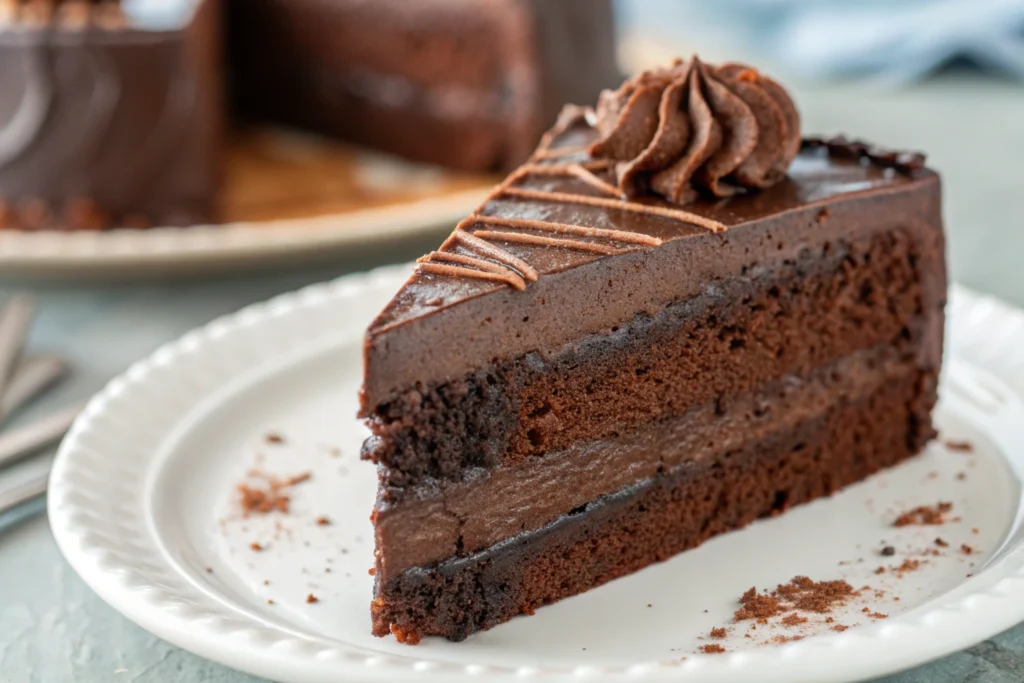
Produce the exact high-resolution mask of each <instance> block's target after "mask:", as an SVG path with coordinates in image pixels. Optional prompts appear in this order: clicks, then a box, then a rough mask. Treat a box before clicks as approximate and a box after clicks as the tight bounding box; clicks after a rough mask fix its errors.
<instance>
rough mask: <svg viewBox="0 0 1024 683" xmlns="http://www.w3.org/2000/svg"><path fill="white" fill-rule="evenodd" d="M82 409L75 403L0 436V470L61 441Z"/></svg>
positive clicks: (82, 405)
mask: <svg viewBox="0 0 1024 683" xmlns="http://www.w3.org/2000/svg"><path fill="white" fill-rule="evenodd" d="M83 407H84V403H76V404H73V405H70V406H68V407H67V408H63V409H61V410H59V411H58V412H56V413H50V414H49V415H46V416H45V417H42V418H40V419H38V420H35V421H33V422H30V423H28V424H26V425H24V426H21V427H15V428H14V429H9V430H7V431H6V432H4V433H3V434H0V468H2V467H4V466H5V465H9V464H11V463H13V462H16V461H18V460H21V459H22V458H25V457H27V456H29V455H32V454H33V453H35V452H36V451H38V450H40V449H42V448H43V447H44V446H49V445H50V444H53V443H56V442H57V441H59V440H60V439H62V438H63V437H64V434H66V433H67V431H68V429H69V428H70V427H71V423H72V422H74V420H75V418H76V417H78V414H79V413H80V412H82V408H83Z"/></svg>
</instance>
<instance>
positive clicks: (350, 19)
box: [229, 0, 621, 171]
mask: <svg viewBox="0 0 1024 683" xmlns="http://www.w3.org/2000/svg"><path fill="white" fill-rule="evenodd" d="M229 17H230V22H231V23H230V32H229V35H230V44H229V47H230V52H231V64H232V67H233V68H232V73H233V84H234V87H233V91H234V96H235V102H236V105H237V110H238V111H239V112H240V113H241V114H242V115H243V116H248V117H252V118H256V119H268V120H271V121H278V122H282V123H286V124H292V125H297V126H302V127H304V128H310V129H312V130H317V131H321V132H324V133H329V134H332V135H337V136H340V137H342V138H345V139H348V140H352V141H354V142H358V143H361V144H365V145H369V146H371V147H377V148H380V149H383V150H387V151H390V152H394V153H396V154H401V155H403V156H408V157H410V158H413V159H417V160H419V161H426V162H430V163H436V164H442V165H445V166H450V167H454V168H459V169H463V170H468V171H493V170H496V169H509V168H513V167H515V166H516V165H518V164H520V163H522V162H523V161H525V160H526V158H527V157H528V156H529V155H530V153H531V152H532V151H533V148H534V147H535V146H536V144H537V140H538V139H539V138H540V135H541V133H543V132H544V130H546V129H547V128H548V127H549V126H550V125H551V124H552V123H553V122H554V120H555V116H556V115H557V114H558V111H559V109H561V107H562V104H563V103H565V102H575V101H587V100H590V99H593V97H595V96H596V95H597V93H598V92H599V91H600V90H601V89H602V88H606V87H610V86H613V85H615V84H616V83H617V82H618V81H619V80H621V79H620V78H619V76H618V73H617V69H616V64H615V41H614V35H613V25H612V8H611V3H610V2H608V1H607V0H600V1H594V0H555V1H552V0H486V1H485V2H481V1H480V0H427V1H424V0H418V1H417V2H408V0H372V1H369V2H368V1H367V0H334V1H333V2H327V3H325V2H322V1H320V0H261V1H260V2H251V1H250V0H232V2H231V3H230V11H229ZM270 46H272V49H268V47H270Z"/></svg>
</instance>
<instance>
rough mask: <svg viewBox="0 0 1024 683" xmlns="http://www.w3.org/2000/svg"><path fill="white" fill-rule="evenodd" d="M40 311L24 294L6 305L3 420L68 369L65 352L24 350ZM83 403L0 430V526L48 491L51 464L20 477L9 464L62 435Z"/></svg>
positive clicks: (1, 346)
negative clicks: (62, 355) (54, 354)
mask: <svg viewBox="0 0 1024 683" xmlns="http://www.w3.org/2000/svg"><path fill="white" fill-rule="evenodd" d="M34 311H35V306H34V305H33V303H32V301H31V300H30V299H29V298H28V297H26V296H23V295H18V296H15V297H12V298H11V299H10V300H9V301H8V302H7V305H6V306H4V307H3V308H2V309H0V426H2V424H3V422H4V421H5V420H6V419H7V418H8V417H9V416H10V415H12V414H13V413H14V412H16V411H17V410H18V409H19V408H20V407H22V406H24V405H25V404H26V403H27V402H29V401H31V400H32V399H33V398H35V397H36V396H37V395H39V393H41V392H42V391H43V390H44V389H46V388H47V387H49V386H50V385H51V384H53V383H54V382H56V381H57V380H58V379H60V377H61V376H63V375H64V373H65V372H66V370H67V366H66V364H65V363H64V361H62V360H60V359H59V358H54V357H51V356H26V355H24V354H23V353H22V349H23V347H24V344H25V338H26V337H27V335H28V330H29V326H30V325H31V322H32V318H33V314H34ZM81 409H82V405H81V404H74V405H72V406H69V407H67V408H63V409H61V410H59V411H57V412H54V413H51V414H49V415H46V416H44V417H42V418H39V419H36V420H34V421H33V422H30V423H28V424H25V425H22V426H19V427H17V428H14V429H10V430H6V431H4V432H0V529H2V528H4V527H6V526H9V524H10V522H12V521H17V520H18V519H21V518H23V516H24V514H22V513H23V512H24V511H26V510H29V511H30V512H34V511H35V509H36V508H33V507H31V506H30V504H31V503H32V501H34V500H35V499H37V498H40V497H42V495H43V494H44V493H45V492H46V485H47V480H48V478H49V468H45V469H44V470H43V471H42V472H37V473H35V474H34V475H32V476H30V477H28V478H25V477H21V478H16V476H15V475H17V473H11V472H10V471H9V469H7V470H5V468H6V467H7V466H8V465H11V464H13V463H15V462H17V461H20V460H23V459H25V458H27V457H29V456H32V455H35V454H37V453H39V451H41V450H42V449H43V448H45V447H47V446H50V445H53V444H54V443H56V442H57V441H58V440H60V438H61V437H63V436H64V434H65V433H66V432H67V430H68V428H69V427H70V426H71V423H72V422H73V421H74V419H75V417H76V416H77V415H78V413H79V412H80V411H81ZM39 509H41V508H39Z"/></svg>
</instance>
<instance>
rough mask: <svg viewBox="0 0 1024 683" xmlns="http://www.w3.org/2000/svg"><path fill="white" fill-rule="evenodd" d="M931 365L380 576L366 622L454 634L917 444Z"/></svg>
mask: <svg viewBox="0 0 1024 683" xmlns="http://www.w3.org/2000/svg"><path fill="white" fill-rule="evenodd" d="M934 386H935V373H934V372H932V373H927V372H925V373H922V372H918V371H916V370H915V369H913V368H907V370H906V372H904V373H903V374H902V375H901V376H900V377H898V378H887V379H886V380H885V381H884V382H882V383H880V384H879V386H878V387H877V390H876V391H875V392H873V393H872V394H871V395H870V396H868V397H867V398H864V399H861V400H858V401H853V402H843V403H840V404H838V405H837V406H835V407H834V408H832V409H830V410H828V411H827V412H825V413H823V414H821V415H819V416H817V417H816V418H814V419H810V420H807V421H805V422H803V423H801V424H800V425H798V426H797V427H795V428H792V429H787V430H784V431H781V432H778V433H774V434H771V435H770V436H768V437H767V438H764V439H762V440H759V441H754V442H751V443H748V444H746V445H745V446H744V447H742V448H738V449H735V450H731V451H728V452H726V453H723V454H722V455H721V456H720V457H718V458H709V459H705V460H699V461H692V462H688V463H686V464H684V465H681V466H680V467H678V468H676V469H675V470H673V471H670V472H667V473H665V474H663V475H661V476H657V477H655V478H654V479H651V480H648V481H645V482H641V483H639V484H637V485H636V486H633V487H628V488H626V489H623V490H622V491H620V492H619V493H617V494H615V495H611V496H607V497H604V498H601V499H598V500H595V501H594V502H593V503H591V504H590V505H587V506H585V507H584V508H583V509H578V510H574V511H572V512H571V513H570V514H567V515H565V516H563V517H561V518H559V519H558V520H557V521H556V522H554V523H553V524H551V525H549V526H547V527H546V528H544V529H542V530H539V531H535V532H532V533H527V534H523V535H521V536H519V537H516V538H512V539H509V540H507V541H505V542H502V543H499V544H497V545H495V546H494V547H492V548H490V549H488V550H485V551H484V552H481V553H478V554H477V555H474V556H472V557H468V558H460V559H456V560H452V561H449V562H445V563H442V564H441V565H440V566H438V567H434V568H429V569H411V570H408V571H406V572H403V573H402V574H400V575H398V576H396V577H394V578H393V579H391V580H390V581H387V582H386V583H384V584H383V585H378V597H377V599H375V600H374V602H373V603H372V606H371V613H372V616H373V625H374V633H375V634H376V635H387V634H388V633H389V632H391V633H394V634H396V636H398V637H399V639H400V640H407V639H408V640H412V641H415V640H418V639H419V637H420V636H425V635H440V636H444V637H446V638H449V639H451V640H463V639H465V638H466V636H468V635H469V634H470V633H471V632H473V631H477V630H481V629H488V628H490V627H492V626H495V625H497V624H500V623H502V622H504V621H507V620H508V619H511V618H512V617H514V616H516V615H518V614H530V613H532V612H533V610H534V609H536V608H537V607H540V606H542V605H546V604H550V603H552V602H556V601H558V600H560V599H562V598H565V597H568V596H571V595H575V594H577V593H582V592H584V591H586V590H589V589H590V588H593V587H595V586H598V585H600V584H603V583H606V582H608V581H611V580H612V579H615V578H618V577H620V576H625V575H626V574H629V573H632V572H634V571H637V570H639V569H642V568H643V567H645V566H647V565H649V564H652V563H654V562H659V561H663V560H666V559H668V558H669V557H671V556H672V555H674V554H676V553H678V552H680V551H683V550H686V549H688V548H692V547H695V546H697V545H699V544H700V543H702V542H703V541H705V540H707V539H709V538H711V537H712V536H714V535H716V534H720V533H723V532H726V531H730V530H733V529H738V528H741V527H743V526H745V525H747V524H749V523H750V522H753V521H754V520H756V519H758V518H759V517H764V516H768V515H773V514H777V513H779V512H781V511H783V510H785V509H786V508H788V507H791V506H793V505H798V504H800V503H805V502H808V501H811V500H814V499H815V498H819V497H822V496H826V495H829V494H831V493H833V492H835V491H836V490H838V489H840V488H842V487H843V486H846V485H848V484H851V483H853V482H856V481H859V480H861V479H863V478H864V477H866V476H868V475H870V474H871V473H873V472H876V471H878V470H880V469H882V468H885V467H888V466H891V465H894V464H896V463H898V462H900V461H902V460H905V459H906V458H908V457H910V456H912V455H914V454H915V453H916V452H917V451H918V450H919V449H920V448H921V447H922V446H923V445H924V443H926V442H927V440H928V439H930V438H931V437H932V435H933V431H932V426H931V417H930V410H931V407H932V405H933V402H934Z"/></svg>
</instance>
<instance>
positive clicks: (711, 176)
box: [590, 57, 800, 204]
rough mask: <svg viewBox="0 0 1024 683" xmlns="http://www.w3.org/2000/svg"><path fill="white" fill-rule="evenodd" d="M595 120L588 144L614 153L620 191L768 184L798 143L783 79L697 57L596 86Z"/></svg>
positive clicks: (596, 152) (714, 190) (682, 194)
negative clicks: (599, 89)
mask: <svg viewBox="0 0 1024 683" xmlns="http://www.w3.org/2000/svg"><path fill="white" fill-rule="evenodd" d="M595 125H596V128H597V132H598V134H599V138H598V140H597V141H596V142H595V143H594V144H593V145H592V146H591V149H590V153H591V155H593V156H595V157H598V158H607V159H610V160H612V161H614V162H615V175H616V179H617V181H618V185H619V189H621V190H622V193H623V194H624V195H625V196H627V197H631V198H632V197H638V196H641V195H644V194H647V193H653V194H656V195H659V196H661V197H663V198H665V199H666V200H668V201H670V202H674V203H677V204H683V203H687V202H689V201H692V200H694V199H696V198H698V197H700V196H708V197H728V196H730V195H732V194H735V193H737V192H742V191H746V190H757V189H763V188H766V187H770V186H771V185H774V184H775V183H778V182H779V181H780V180H782V179H783V177H784V176H785V174H786V169H787V168H788V167H789V164H790V162H791V161H792V160H793V158H794V157H795V156H796V154H797V152H798V151H799V150H800V114H799V112H797V109H796V106H795V105H794V104H793V100H792V99H791V98H790V96H789V94H788V93H787V92H786V90H785V89H784V88H783V87H782V86H780V85H779V84H778V83H776V82H775V81H773V80H772V79H770V78H768V77H767V76H765V75H763V74H761V73H760V72H759V71H757V70H756V69H753V68H751V67H749V66H745V65H743V64H725V65H722V66H712V65H710V64H705V63H703V62H701V61H700V60H699V59H698V58H697V57H693V58H692V59H690V60H689V61H681V60H680V61H677V62H676V63H675V64H673V65H672V66H671V67H670V68H668V69H657V70H653V71H646V72H644V73H642V74H640V75H639V76H636V77H635V78H632V79H630V80H628V81H626V83H625V84H623V85H622V87H620V88H619V89H618V90H614V91H613V90H606V91H604V92H603V93H602V94H601V97H600V100H599V101H598V105H597V109H596V124H595Z"/></svg>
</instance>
